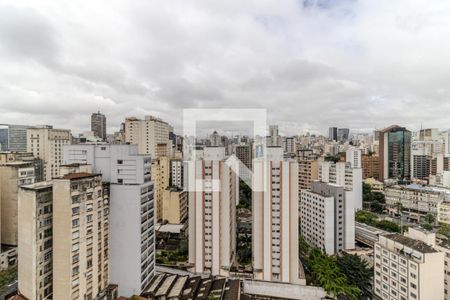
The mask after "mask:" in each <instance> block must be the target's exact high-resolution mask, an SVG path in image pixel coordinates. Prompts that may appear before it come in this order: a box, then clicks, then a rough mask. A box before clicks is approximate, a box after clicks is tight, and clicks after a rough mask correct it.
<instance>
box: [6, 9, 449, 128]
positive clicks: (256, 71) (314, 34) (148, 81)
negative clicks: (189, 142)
mask: <svg viewBox="0 0 450 300" xmlns="http://www.w3.org/2000/svg"><path fill="white" fill-rule="evenodd" d="M449 23H450V3H447V2H446V1H434V2H426V3H425V2H424V3H422V2H420V1H417V2H411V1H407V0H400V1H395V2H392V1H388V0H381V1H376V2H370V1H353V0H340V1H339V0H307V1H306V0H305V1H298V0H283V1H276V0H265V1H238V0H229V1H206V0H205V1H192V2H191V1H177V0H168V1H158V2H154V1H143V0H142V1H141V0H136V1H131V2H130V1H121V0H113V1H100V0H99V1H81V2H80V3H77V4H75V3H73V2H72V1H64V0H62V1H40V2H39V4H38V3H36V2H35V1H26V0H17V1H10V3H9V4H2V5H0V116H1V120H2V123H7V122H10V123H28V124H44V123H45V124H54V125H55V126H58V127H66V128H71V129H73V130H74V131H75V132H80V131H82V130H87V129H89V115H90V113H91V112H93V111H97V110H101V111H102V112H104V113H105V114H106V115H107V117H108V126H109V128H110V131H113V130H117V128H118V126H119V124H120V122H122V121H123V120H124V118H125V117H126V116H131V115H135V116H138V117H142V116H143V115H144V114H155V115H158V116H160V117H162V118H164V119H166V120H168V121H169V122H171V123H172V124H174V125H175V127H176V128H177V129H180V126H181V123H182V122H181V117H182V109H183V108H196V107H198V108H211V107H224V108H230V107H246V108H261V107H263V108H267V109H268V116H269V122H275V123H279V124H280V130H281V131H282V132H284V133H286V134H297V133H301V132H302V131H304V130H311V131H314V132H323V133H325V132H326V131H325V130H326V128H327V127H328V126H331V125H336V126H346V127H350V128H355V129H357V128H379V127H384V126H388V125H390V124H392V123H396V124H401V125H405V126H408V127H410V128H411V129H418V128H419V126H420V124H421V123H423V124H424V126H427V127H438V128H441V129H446V128H448V127H449V124H448V121H447V120H448V115H449V113H450V101H449V100H450V99H449V96H450V91H449V86H450V59H449V58H450V42H448V41H447V39H446V37H447V36H449V33H450V24H449Z"/></svg>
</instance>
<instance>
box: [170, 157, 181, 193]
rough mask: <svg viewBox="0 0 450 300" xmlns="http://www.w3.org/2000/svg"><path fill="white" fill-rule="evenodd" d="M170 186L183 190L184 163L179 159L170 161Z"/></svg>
mask: <svg viewBox="0 0 450 300" xmlns="http://www.w3.org/2000/svg"><path fill="white" fill-rule="evenodd" d="M170 186H171V187H177V188H179V189H184V163H183V160H181V159H171V160H170Z"/></svg>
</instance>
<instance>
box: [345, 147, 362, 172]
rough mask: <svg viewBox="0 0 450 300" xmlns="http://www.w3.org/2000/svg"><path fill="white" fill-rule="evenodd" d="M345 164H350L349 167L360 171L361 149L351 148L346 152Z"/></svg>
mask: <svg viewBox="0 0 450 300" xmlns="http://www.w3.org/2000/svg"><path fill="white" fill-rule="evenodd" d="M345 155H346V159H345V161H346V162H349V163H350V166H351V167H352V168H355V169H361V149H358V148H355V147H352V148H349V149H348V150H347V151H346V152H345Z"/></svg>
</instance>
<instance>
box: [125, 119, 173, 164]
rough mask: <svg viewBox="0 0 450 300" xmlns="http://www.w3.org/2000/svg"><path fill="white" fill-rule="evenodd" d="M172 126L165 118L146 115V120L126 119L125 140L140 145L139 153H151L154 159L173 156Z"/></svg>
mask: <svg viewBox="0 0 450 300" xmlns="http://www.w3.org/2000/svg"><path fill="white" fill-rule="evenodd" d="M170 130H171V126H170V125H169V124H168V123H166V122H164V121H163V120H161V119H159V118H156V117H153V116H145V119H144V120H141V119H138V118H135V117H130V118H126V119H125V142H126V143H129V144H135V145H138V147H139V148H138V149H139V154H150V155H151V157H152V159H156V158H159V157H161V156H168V157H171V156H172V141H171V140H170V139H169V132H170Z"/></svg>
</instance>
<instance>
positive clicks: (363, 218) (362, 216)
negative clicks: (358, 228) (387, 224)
mask: <svg viewBox="0 0 450 300" xmlns="http://www.w3.org/2000/svg"><path fill="white" fill-rule="evenodd" d="M355 219H356V222H360V223H364V224H367V225H374V224H375V223H376V220H377V215H376V214H374V213H371V212H370V211H365V210H359V211H357V212H356V215H355Z"/></svg>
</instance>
